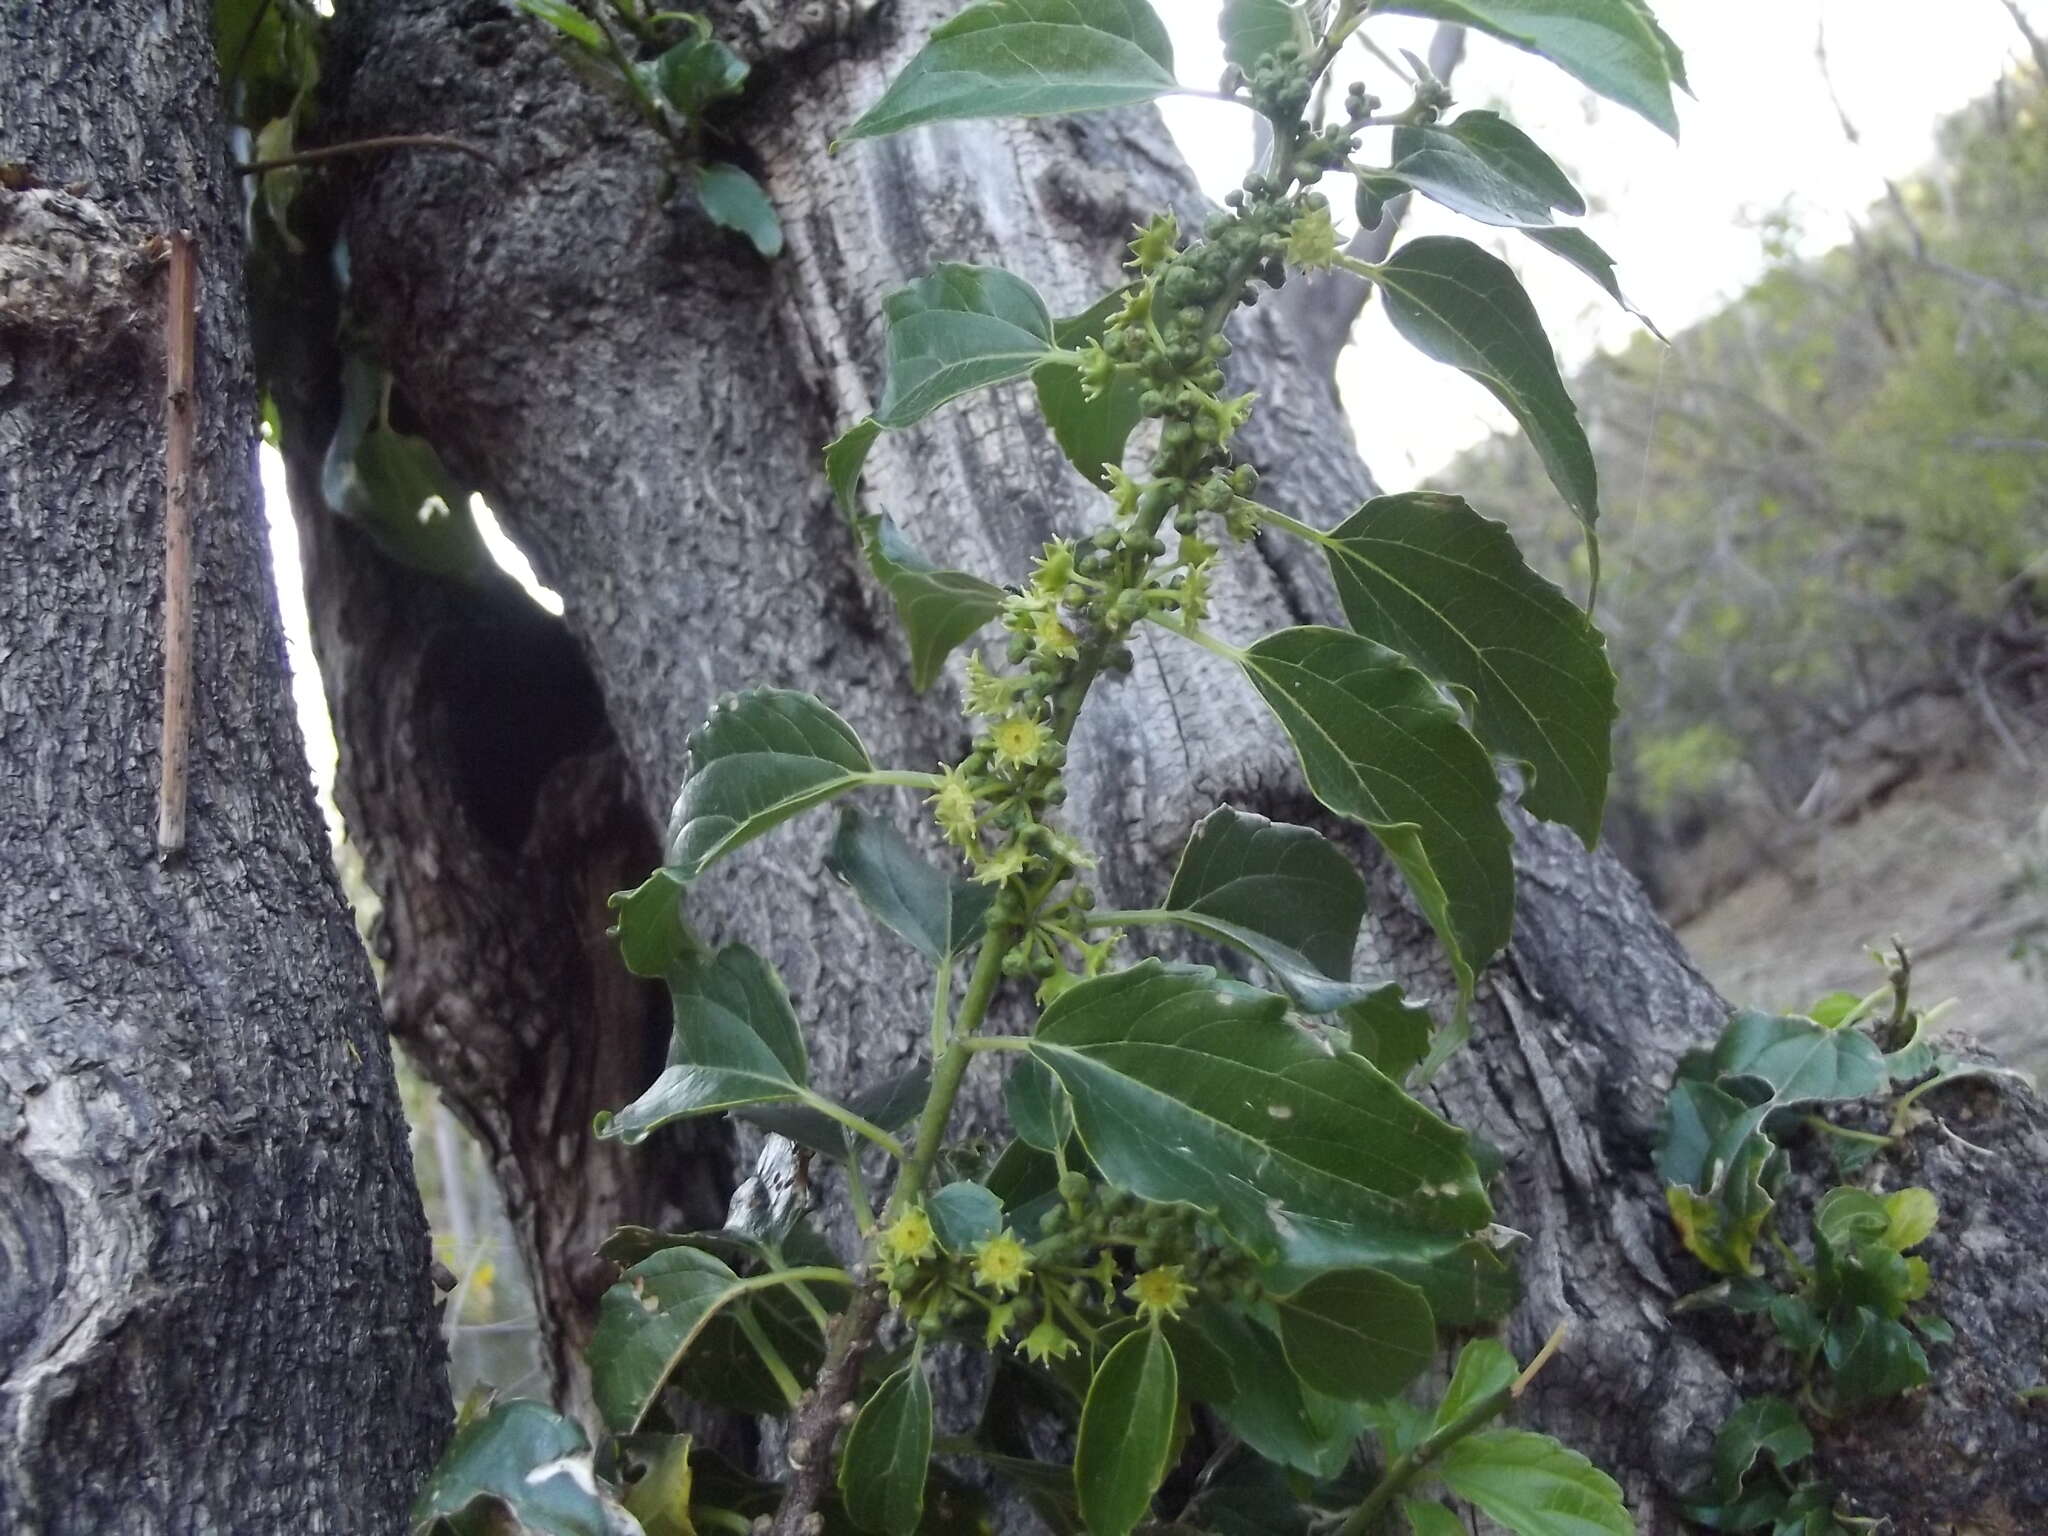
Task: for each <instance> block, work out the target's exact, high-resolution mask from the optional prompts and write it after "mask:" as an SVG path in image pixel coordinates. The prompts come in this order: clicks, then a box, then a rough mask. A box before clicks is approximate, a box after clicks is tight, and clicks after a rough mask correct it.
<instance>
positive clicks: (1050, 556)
mask: <svg viewBox="0 0 2048 1536" xmlns="http://www.w3.org/2000/svg"><path fill="white" fill-rule="evenodd" d="M1073 579H1074V546H1073V545H1072V544H1071V543H1070V542H1068V541H1067V540H1066V539H1054V540H1053V541H1052V542H1051V543H1050V544H1048V545H1046V546H1045V553H1044V554H1042V555H1040V556H1039V557H1038V565H1037V568H1036V569H1034V570H1033V571H1032V573H1031V585H1033V586H1034V587H1036V588H1038V590H1039V591H1041V592H1043V593H1044V594H1045V595H1046V596H1047V597H1051V598H1057V597H1058V596H1059V595H1060V594H1061V593H1063V592H1065V591H1066V590H1067V584H1068V583H1069V582H1071V581H1072V580H1073Z"/></svg>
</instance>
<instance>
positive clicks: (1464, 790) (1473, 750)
mask: <svg viewBox="0 0 2048 1536" xmlns="http://www.w3.org/2000/svg"><path fill="white" fill-rule="evenodd" d="M1242 660H1243V665H1244V668H1245V672H1246V674H1247V675H1248V676H1249V677H1250V678H1251V680H1252V685H1253V686H1254V687H1256V688H1257V689H1258V690H1259V692H1260V694H1261V695H1263V696H1264V698H1265V700H1266V703H1267V705H1268V706H1269V707H1271V709H1272V711H1273V713H1274V714H1275V715H1277V716H1278V717H1279V720H1280V723H1281V725H1282V726H1283V727H1285V729H1286V731H1287V734H1288V735H1289V736H1290V737H1292V738H1293V740H1294V745H1295V749H1296V750H1297V751H1298V752H1299V753H1300V755H1301V765H1302V770H1303V772H1304V773H1305V774H1306V775H1307V777H1308V784H1309V788H1310V789H1312V790H1313V791H1314V792H1315V795H1316V798H1317V799H1319V800H1321V801H1322V802H1323V804H1325V805H1327V806H1328V807H1329V808H1330V809H1331V810H1333V811H1335V812H1337V813H1338V814H1339V815H1340V816H1348V817H1350V818H1351V819H1352V820H1354V821H1357V822H1360V823H1362V824H1363V825H1364V826H1365V827H1366V828H1367V829H1368V830H1369V831H1370V832H1371V833H1372V834H1373V836H1374V837H1376V838H1377V839H1379V841H1380V843H1381V844H1382V845H1383V846H1384V847H1385V848H1386V850H1387V852H1388V853H1389V854H1391V855H1392V856H1393V859H1394V862H1395V863H1396V864H1397V865H1398V866H1399V867H1400V870H1401V873H1402V874H1403V875H1404V876H1405V877H1406V878H1407V881H1408V885H1409V888H1410V889H1411V890H1412V891H1413V892H1414V893H1415V898H1416V901H1417V903H1418V904H1419V905H1420V906H1421V908H1422V911H1423V914H1424V916H1426V917H1427V918H1428V919H1429V922H1430V925H1431V926H1432V927H1433V928H1435V929H1436V931H1437V936H1438V938H1439V939H1441V940H1442V941H1443V945H1444V948H1445V950H1446V951H1447V952H1448V954H1449V958H1450V962H1451V968H1452V970H1453V971H1454V972H1455V973H1456V974H1457V977H1458V985H1459V990H1460V994H1461V996H1463V997H1468V998H1469V997H1470V996H1471V993H1472V984H1473V977H1474V975H1475V974H1476V972H1477V970H1478V968H1479V967H1480V966H1481V965H1483V964H1484V963H1485V962H1486V961H1487V960H1488V959H1489V958H1490V957H1491V956H1492V955H1493V954H1494V953H1495V951H1497V950H1499V949H1500V948H1501V947H1502V946H1503V945H1505V944H1506V943H1507V940H1508V930H1509V928H1510V926H1511V925H1512V923H1513V919H1514V905H1515V872H1514V865H1513V862H1512V861H1511V859H1510V857H1509V844H1510V838H1509V835H1508V828H1507V822H1506V821H1505V820H1504V819H1503V818H1502V816H1501V811H1500V783H1499V780H1498V779H1496V778H1495V776H1494V771H1493V762H1492V760H1491V759H1490V758H1489V757H1488V756H1487V755H1486V749H1485V748H1484V747H1482V746H1480V744H1479V743H1478V742H1477V741H1476V740H1474V739H1473V737H1472V736H1471V734H1470V733H1469V732H1467V731H1466V729H1465V726H1464V723H1463V721H1462V720H1460V718H1459V716H1458V710H1457V708H1456V706H1455V705H1453V704H1452V703H1451V701H1450V700H1449V699H1447V698H1446V697H1445V696H1444V695H1443V694H1442V693H1441V692H1440V691H1439V690H1438V689H1437V687H1436V686H1435V685H1434V684H1433V683H1431V682H1430V680H1429V679H1428V678H1427V677H1425V676H1424V675H1423V674H1422V673H1421V672H1419V671H1417V670H1416V669H1415V668H1414V667H1413V666H1411V665H1410V664H1409V663H1408V662H1407V661H1406V660H1405V659H1403V658H1402V657H1401V656H1400V655H1399V654H1398V653H1396V652H1394V651H1390V650H1388V649H1387V648H1386V647H1385V646H1382V645H1377V644H1375V643H1374V642H1372V641H1370V640H1366V639H1362V638H1360V637H1359V636H1357V635H1352V634H1347V633H1346V632H1344V631H1343V630H1337V629H1324V628H1320V627H1313V626H1311V627H1304V628H1301V629H1283V630H1280V631H1279V632H1277V633H1275V634H1271V635H1267V636H1266V637H1265V638H1264V639H1262V640H1260V641H1258V642H1257V643H1255V644H1254V645H1253V646H1252V647H1251V648H1250V649H1249V650H1248V651H1246V652H1244V653H1243V658H1242Z"/></svg>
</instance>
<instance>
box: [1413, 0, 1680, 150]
mask: <svg viewBox="0 0 2048 1536" xmlns="http://www.w3.org/2000/svg"><path fill="white" fill-rule="evenodd" d="M1377 9H1378V11H1379V12H1380V13H1382V14H1384V13H1390V12H1391V13H1397V14H1400V15H1406V16H1427V17H1429V18H1431V19H1432V20H1435V21H1450V22H1456V23H1458V24H1459V25H1460V26H1467V27H1471V28H1472V29H1473V30H1475V31H1478V32H1484V33H1487V34H1488V35H1489V36H1492V37H1497V38H1499V39H1500V40H1501V41H1502V42H1505V43H1511V44H1513V45H1514V46H1515V47H1517V48H1521V49H1524V50H1525V51H1527V52H1529V53H1534V54H1540V55H1541V56H1542V57H1544V58H1546V59H1548V60H1550V62H1551V63H1553V64H1555V65H1557V66H1558V68H1560V69H1562V70H1564V71H1565V73H1567V74H1569V75H1571V76H1572V77H1573V78H1575V79H1577V80H1578V81H1580V82H1581V83H1582V84H1584V85H1587V86H1590V87H1591V88H1592V89H1594V90H1595V91H1598V92H1599V93H1600V94H1601V95H1602V96H1605V97H1607V98H1609V99H1610V100H1613V101H1618V102H1620V103H1621V104H1622V105H1623V106H1624V107H1627V108H1629V109H1630V110H1631V111H1634V112H1639V113H1641V114H1642V115H1643V116H1644V117H1646V118H1648V119H1649V120H1650V121H1651V122H1653V123H1655V124H1656V125H1657V126H1658V127H1659V128H1662V129H1663V130H1664V131H1665V132H1666V133H1668V134H1670V135H1671V136H1672V137H1673V138H1677V137H1678V112H1677V109H1676V107H1675V106H1674V105H1673V104H1672V100H1671V87H1672V85H1673V83H1674V82H1677V83H1683V80H1684V67H1685V66H1684V62H1683V60H1682V59H1681V57H1680V56H1679V53H1678V49H1677V47H1676V45H1674V44H1673V43H1672V41H1671V39H1670V38H1669V37H1667V36H1666V35H1665V34H1664V33H1663V31H1662V30H1661V29H1660V28H1658V26H1657V25H1656V23H1654V22H1653V21H1651V20H1650V19H1649V15H1648V12H1647V11H1646V10H1645V9H1644V8H1643V7H1641V6H1638V5H1637V4H1635V3H1633V0H1383V3H1382V4H1381V5H1380V6H1378V8H1377Z"/></svg>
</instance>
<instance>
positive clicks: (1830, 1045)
mask: <svg viewBox="0 0 2048 1536" xmlns="http://www.w3.org/2000/svg"><path fill="white" fill-rule="evenodd" d="M1708 1065H1709V1067H1710V1069H1711V1071H1712V1073H1713V1075H1714V1077H1715V1078H1716V1079H1718V1080H1724V1081H1725V1080H1727V1079H1730V1078H1746V1079H1749V1080H1752V1081H1754V1082H1757V1083H1760V1084H1762V1085H1763V1086H1764V1088H1765V1089H1767V1090H1768V1092H1769V1094H1770V1100H1771V1104H1772V1105H1773V1107H1775V1106H1778V1105H1784V1104H1803V1103H1811V1102H1814V1101H1816V1100H1838V1099H1860V1098H1863V1097H1865V1096H1866V1095H1868V1094H1873V1093H1876V1092H1877V1091H1878V1090H1879V1089H1881V1088H1883V1087H1884V1086H1885V1083H1886V1081H1887V1079H1886V1074H1885V1068H1884V1057H1883V1054H1882V1053H1881V1052H1880V1051H1879V1050H1878V1048H1877V1044H1876V1042H1875V1041H1873V1040H1872V1039H1871V1038H1870V1036H1868V1035H1866V1034H1864V1033H1863V1032H1862V1031H1861V1030H1855V1029H1826V1028H1823V1027H1822V1026H1821V1025H1818V1024H1815V1023H1814V1022H1813V1021H1812V1020H1810V1019H1802V1018H1799V1017H1797V1016H1796V1015H1790V1016H1786V1017H1783V1018H1774V1017H1773V1016H1772V1015H1770V1014H1767V1013H1759V1012H1756V1011H1755V1010H1753V1009H1744V1010H1742V1011H1741V1012H1739V1013H1737V1014H1736V1015H1735V1017H1734V1018H1733V1019H1731V1020H1730V1021H1729V1023H1728V1027H1727V1028H1726V1029H1725V1030H1723V1031H1722V1034H1721V1039H1720V1041H1719V1042H1718V1043H1717V1044H1716V1045H1715V1047H1714V1050H1713V1053H1712V1055H1711V1056H1710V1057H1709V1058H1708Z"/></svg>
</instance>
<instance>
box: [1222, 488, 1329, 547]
mask: <svg viewBox="0 0 2048 1536" xmlns="http://www.w3.org/2000/svg"><path fill="white" fill-rule="evenodd" d="M1237 504H1238V505H1239V506H1240V507H1243V508H1244V509H1245V510H1246V511H1248V512H1250V513H1251V514H1252V515H1253V516H1254V517H1256V518H1258V520H1259V521H1260V522H1262V523H1270V524H1272V525H1273V526H1274V527H1275V528H1278V529H1279V530H1280V531H1281V532H1282V533H1291V534H1293V535H1294V536H1295V537H1296V538H1297V539H1307V540H1308V541H1309V543H1311V544H1319V545H1322V546H1324V547H1325V548H1327V547H1328V546H1329V545H1332V544H1334V543H1336V542H1337V541H1336V540H1335V539H1334V538H1332V537H1331V536H1330V535H1329V534H1328V533H1327V532H1325V531H1324V530H1323V529H1321V528H1318V527H1316V526H1315V525H1314V524H1312V523H1304V522H1302V521H1301V519H1299V518H1295V517H1289V516H1288V515H1287V514H1286V513H1285V512H1282V511H1281V510H1279V508H1277V507H1269V506H1267V505H1266V504H1265V503H1263V502H1258V501H1251V500H1248V499H1246V498H1245V497H1243V496H1240V497H1238V498H1237Z"/></svg>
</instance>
